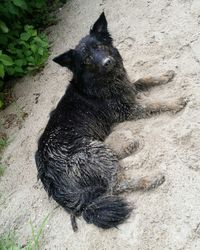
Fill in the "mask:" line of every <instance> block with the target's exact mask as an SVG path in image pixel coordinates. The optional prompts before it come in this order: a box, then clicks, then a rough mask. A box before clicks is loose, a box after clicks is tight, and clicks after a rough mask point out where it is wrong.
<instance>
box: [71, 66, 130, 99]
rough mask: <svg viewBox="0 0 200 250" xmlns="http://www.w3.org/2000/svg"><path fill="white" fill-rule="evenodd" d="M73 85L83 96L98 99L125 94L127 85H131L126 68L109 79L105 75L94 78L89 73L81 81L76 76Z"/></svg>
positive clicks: (109, 76) (119, 70)
mask: <svg viewBox="0 0 200 250" xmlns="http://www.w3.org/2000/svg"><path fill="white" fill-rule="evenodd" d="M72 84H75V85H76V86H77V87H78V91H79V92H80V93H81V94H83V95H85V96H87V97H88V98H97V99H110V98H112V97H113V96H115V97H116V96H119V95H121V94H123V93H122V92H123V89H124V86H125V85H128V86H130V85H131V83H130V81H129V79H128V76H127V73H126V70H125V69H124V67H122V68H120V69H118V70H116V72H113V74H109V75H108V76H107V77H106V76H105V75H103V76H97V75H95V76H94V75H93V74H89V73H88V74H86V75H85V76H84V77H82V78H81V79H80V78H79V77H78V76H76V75H74V77H73V80H72Z"/></svg>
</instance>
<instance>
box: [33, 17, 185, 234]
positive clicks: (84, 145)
mask: <svg viewBox="0 0 200 250" xmlns="http://www.w3.org/2000/svg"><path fill="white" fill-rule="evenodd" d="M53 61H54V62H56V63H58V64H59V65H61V66H63V67H67V68H68V69H69V70H71V71H72V73H73V78H72V80H71V82H70V84H69V86H68V88H67V90H66V92H65V94H64V96H63V97H62V98H61V100H60V101H59V103H58V105H57V107H56V108H55V110H54V111H53V112H51V114H50V119H49V121H48V124H47V126H46V128H45V130H44V133H43V134H42V136H41V137H40V139H39V142H38V150H37V152H36V154H35V160H36V165H37V169H38V178H39V179H40V180H41V181H42V183H43V185H44V188H45V190H46V191H47V193H48V195H49V196H50V197H53V199H54V200H55V201H56V202H57V203H58V204H60V205H61V206H62V207H63V208H64V209H65V210H66V211H67V212H69V213H70V215H71V222H72V227H73V230H74V231H76V230H77V224H76V219H75V218H76V217H77V216H80V215H82V216H83V218H84V219H85V221H86V222H87V223H93V224H94V225H96V226H97V227H100V228H104V229H108V228H112V227H116V226H117V225H119V224H120V223H122V222H124V221H125V220H126V219H127V218H128V217H129V215H130V212H131V211H132V208H131V206H130V205H129V204H128V203H127V202H126V201H125V200H124V199H123V198H122V197H121V196H118V194H121V193H123V192H126V191H135V190H150V189H153V188H156V187H157V186H159V185H161V184H162V183H163V182H164V179H165V178H164V175H162V174H160V173H159V174H157V175H154V176H146V177H143V178H133V179H129V180H126V179H123V178H121V176H122V171H123V169H122V168H121V167H120V164H119V159H120V155H123V157H126V156H128V155H126V153H122V152H118V154H117V152H114V151H113V150H112V149H111V148H109V147H108V146H106V145H105V144H104V140H105V138H106V137H107V136H108V135H109V133H110V132H111V128H112V126H113V125H114V124H116V123H119V122H123V121H127V120H136V119H140V118H147V117H150V116H151V115H154V114H158V113H161V112H166V111H172V112H173V113H176V112H178V111H180V110H181V109H183V107H184V106H185V104H186V102H185V101H184V99H183V98H179V99H176V100H170V101H165V102H158V101H156V102H153V103H152V102H151V103H148V104H146V103H145V104H142V103H141V102H138V99H137V95H138V94H139V93H140V92H141V91H143V90H147V89H148V88H150V87H152V86H157V85H160V84H165V83H167V82H169V81H171V80H172V79H173V77H174V72H173V71H168V72H167V73H165V74H163V75H161V76H160V77H146V78H142V79H139V80H138V81H136V82H134V83H131V82H130V80H129V78H128V76H127V73H126V70H125V69H124V66H123V60H122V57H121V55H120V54H119V51H118V50H117V49H116V48H115V47H114V46H113V42H112V37H111V35H110V33H109V31H108V29H107V21H106V17H105V15H104V13H102V14H101V15H100V17H99V18H98V20H97V21H96V22H95V23H94V25H93V27H92V28H91V30H90V32H89V35H87V36H85V37H84V38H82V39H81V41H80V42H79V44H78V45H77V46H76V47H75V49H70V50H69V51H67V52H65V53H63V54H61V55H59V56H57V57H55V58H54V59H53ZM122 150H123V149H122ZM129 153H132V152H129ZM124 171H125V170H124Z"/></svg>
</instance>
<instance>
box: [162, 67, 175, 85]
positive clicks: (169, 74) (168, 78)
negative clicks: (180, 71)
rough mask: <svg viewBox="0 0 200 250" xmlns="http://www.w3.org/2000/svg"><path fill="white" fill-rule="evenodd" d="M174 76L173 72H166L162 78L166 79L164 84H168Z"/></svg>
mask: <svg viewBox="0 0 200 250" xmlns="http://www.w3.org/2000/svg"><path fill="white" fill-rule="evenodd" d="M175 75H176V73H175V71H174V70H168V71H167V72H166V73H165V74H163V76H164V77H166V78H167V79H166V83H167V82H170V81H171V80H172V79H173V78H174V76H175Z"/></svg>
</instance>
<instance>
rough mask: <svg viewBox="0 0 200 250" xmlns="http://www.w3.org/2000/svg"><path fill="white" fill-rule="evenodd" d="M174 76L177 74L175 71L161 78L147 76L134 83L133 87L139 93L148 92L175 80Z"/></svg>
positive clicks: (168, 72)
mask: <svg viewBox="0 0 200 250" xmlns="http://www.w3.org/2000/svg"><path fill="white" fill-rule="evenodd" d="M174 76H175V72H174V71H173V70H169V71H167V72H166V73H164V74H162V75H160V76H146V77H144V78H140V79H139V80H137V81H136V82H134V83H133V85H134V87H135V88H136V90H137V91H138V92H139V91H143V90H148V89H149V88H150V87H155V86H159V85H162V84H165V83H168V82H170V81H171V80H172V79H173V78H174Z"/></svg>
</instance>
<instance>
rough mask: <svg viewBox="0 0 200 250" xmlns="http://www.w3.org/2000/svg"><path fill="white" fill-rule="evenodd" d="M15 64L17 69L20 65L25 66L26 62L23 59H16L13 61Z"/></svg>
mask: <svg viewBox="0 0 200 250" xmlns="http://www.w3.org/2000/svg"><path fill="white" fill-rule="evenodd" d="M15 64H16V65H17V66H19V67H21V66H22V65H24V64H26V60H23V59H17V60H15Z"/></svg>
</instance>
